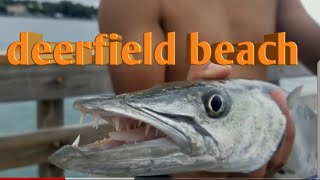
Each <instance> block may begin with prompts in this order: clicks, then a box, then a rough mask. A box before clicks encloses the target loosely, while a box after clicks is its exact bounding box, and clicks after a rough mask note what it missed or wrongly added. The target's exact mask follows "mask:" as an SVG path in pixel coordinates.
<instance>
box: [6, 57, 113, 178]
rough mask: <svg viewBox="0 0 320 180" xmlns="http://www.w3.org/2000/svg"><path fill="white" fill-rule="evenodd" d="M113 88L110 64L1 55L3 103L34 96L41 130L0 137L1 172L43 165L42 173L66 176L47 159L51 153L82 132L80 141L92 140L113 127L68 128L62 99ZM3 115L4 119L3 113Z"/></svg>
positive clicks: (99, 92) (87, 126) (41, 174)
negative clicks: (16, 60) (28, 61)
mask: <svg viewBox="0 0 320 180" xmlns="http://www.w3.org/2000/svg"><path fill="white" fill-rule="evenodd" d="M110 92H112V91H111V85H110V82H109V78H108V71H107V67H106V66H57V65H50V66H12V65H9V63H8V61H7V58H6V56H5V55H0V102H4V103H6V102H12V101H24V100H36V101H37V112H36V113H37V126H38V128H39V130H37V131H35V132H28V133H20V134H10V135H5V136H0V159H1V160H0V170H4V169H10V168H16V167H22V166H27V165H32V164H39V176H40V177H61V176H63V170H61V169H59V168H57V167H55V166H54V165H52V164H50V163H48V162H47V159H48V156H49V155H51V154H52V153H53V152H54V151H56V150H57V149H59V148H60V147H62V146H63V145H65V144H71V143H72V141H73V140H74V139H75V138H76V137H77V135H79V134H80V135H81V143H90V142H93V141H95V140H97V139H102V137H106V135H107V130H108V129H109V128H110V126H109V125H107V124H104V125H102V126H99V129H98V130H96V129H95V128H92V127H90V125H77V126H68V127H64V126H63V125H64V119H63V117H64V112H63V109H64V108H63V100H64V98H66V97H73V96H85V95H92V94H102V93H110ZM8 113H9V112H8ZM10 113H19V112H15V110H14V109H13V110H12V112H10ZM26 118H28V117H26ZM0 119H1V120H2V121H6V119H3V118H1V115H0ZM21 123H23V119H22V120H21Z"/></svg>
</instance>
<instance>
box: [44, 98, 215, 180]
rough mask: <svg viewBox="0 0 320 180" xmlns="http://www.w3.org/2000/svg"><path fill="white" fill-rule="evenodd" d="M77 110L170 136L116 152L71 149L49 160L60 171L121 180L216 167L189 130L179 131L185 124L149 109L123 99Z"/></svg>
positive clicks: (82, 103)
mask: <svg viewBox="0 0 320 180" xmlns="http://www.w3.org/2000/svg"><path fill="white" fill-rule="evenodd" d="M74 107H75V109H77V110H79V111H81V112H83V113H92V114H98V115H99V116H100V117H102V118H103V119H105V120H107V121H109V122H110V123H113V122H112V120H110V119H108V117H120V118H130V119H131V120H133V119H136V120H139V121H141V122H143V123H145V124H148V125H150V126H152V127H153V128H156V129H158V130H160V131H161V132H162V133H163V134H165V135H166V136H165V137H161V138H157V139H151V140H148V141H144V142H138V143H131V144H122V145H120V146H116V147H112V148H109V147H106V146H103V145H100V144H99V143H98V144H97V148H91V147H94V146H95V145H94V144H89V145H85V146H82V147H78V146H72V145H67V146H64V147H63V148H61V149H60V150H58V151H57V152H55V153H54V154H53V155H52V156H50V157H49V161H50V162H51V163H53V164H55V165H57V166H58V167H61V168H64V169H71V170H77V171H81V172H86V173H89V174H100V175H108V176H112V177H117V176H123V175H124V174H126V175H128V176H139V175H144V176H145V175H160V174H168V173H170V174H172V173H180V172H184V171H186V170H187V171H188V168H189V171H194V170H199V171H200V170H203V169H204V168H207V167H208V165H209V162H210V163H212V160H213V158H212V157H211V158H208V157H207V158H204V156H202V155H203V154H201V155H200V154H199V151H198V149H196V148H195V146H194V143H193V142H192V141H191V140H190V137H187V136H185V132H183V130H185V129H179V127H181V124H180V123H179V122H178V121H173V120H172V119H170V118H168V117H165V116H164V115H161V114H160V113H157V112H154V111H151V110H150V109H147V108H136V107H134V106H132V105H131V104H129V103H128V102H127V101H124V100H123V99H122V98H121V97H120V98H119V97H113V98H110V97H108V98H106V99H104V100H102V99H101V97H100V98H91V99H85V100H79V101H77V102H75V104H74ZM120 121H121V120H120ZM186 126H189V127H188V128H189V131H192V129H193V127H192V126H191V125H187V124H185V125H184V128H186ZM199 137H202V136H201V135H199ZM102 141H103V140H102ZM102 143H103V142H102ZM197 147H198V148H203V145H202V144H198V145H197ZM201 152H203V150H202V151H201ZM196 154H197V156H195V155H196ZM209 159H211V160H210V161H209Z"/></svg>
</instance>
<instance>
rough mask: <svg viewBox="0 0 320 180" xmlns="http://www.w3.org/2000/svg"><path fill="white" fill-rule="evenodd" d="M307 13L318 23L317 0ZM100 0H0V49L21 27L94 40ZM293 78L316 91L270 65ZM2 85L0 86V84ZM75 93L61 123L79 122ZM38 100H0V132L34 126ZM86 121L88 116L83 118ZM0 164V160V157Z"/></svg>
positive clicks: (276, 73)
mask: <svg viewBox="0 0 320 180" xmlns="http://www.w3.org/2000/svg"><path fill="white" fill-rule="evenodd" d="M302 3H303V4H304V6H305V8H306V10H307V11H308V12H309V14H310V15H311V16H312V17H313V18H314V19H315V20H316V21H317V22H318V23H319V24H320V11H319V8H320V1H319V0H302ZM98 6H99V0H69V1H59V0H36V1H27V0H25V1H22V0H19V1H17V0H0V27H1V28H0V52H1V53H2V54H5V53H6V49H7V47H8V46H9V45H10V44H11V43H12V42H14V41H17V40H19V33H20V32H22V31H24V32H26V31H28V32H38V33H42V34H43V35H44V41H53V42H59V41H70V42H76V41H93V40H94V38H95V36H96V35H98V34H99V31H98V24H97V20H96V17H97V9H98ZM297 76H299V78H296V79H295V81H294V83H292V82H293V81H288V79H286V78H284V79H282V80H280V83H282V84H283V85H284V86H285V87H286V88H287V90H290V89H292V88H294V87H296V84H298V85H299V83H300V84H301V83H304V84H305V85H306V86H307V88H306V89H307V90H308V91H306V92H305V93H306V94H307V95H310V94H315V92H316V84H315V83H316V78H315V76H312V74H311V73H310V72H309V71H308V70H307V69H305V68H304V67H303V66H299V67H289V68H282V67H275V68H272V69H270V80H271V81H275V80H279V79H277V78H278V77H288V78H289V79H290V78H295V77H297ZM105 78H106V80H105V81H104V83H106V87H109V88H107V90H106V92H105V93H110V94H112V93H113V92H112V86H111V83H110V80H109V77H108V74H107V73H106V74H105ZM0 80H1V77H0ZM0 88H2V87H0ZM76 98H77V97H72V98H65V99H64V101H63V103H64V109H63V110H64V114H63V116H64V124H65V125H72V124H78V123H79V118H80V114H79V113H78V112H77V111H75V110H74V109H73V107H72V103H73V102H74V100H75V99H76ZM36 112H37V102H36V101H21V102H20V101H18V102H16V101H15V102H10V103H8V102H4V103H0V136H1V135H7V134H9V133H22V132H30V131H34V130H37V113H36ZM86 121H87V122H88V121H89V120H88V119H87V120H86ZM0 165H1V160H0ZM4 176H5V177H37V176H38V166H37V165H32V166H26V167H19V168H14V169H10V170H1V171H0V177H4ZM65 176H67V177H86V176H87V174H82V173H77V172H70V171H66V172H65Z"/></svg>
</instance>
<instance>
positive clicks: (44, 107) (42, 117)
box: [37, 99, 64, 177]
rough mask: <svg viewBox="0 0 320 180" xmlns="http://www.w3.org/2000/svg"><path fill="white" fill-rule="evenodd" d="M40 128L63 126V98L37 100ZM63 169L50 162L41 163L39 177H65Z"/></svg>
mask: <svg viewBox="0 0 320 180" xmlns="http://www.w3.org/2000/svg"><path fill="white" fill-rule="evenodd" d="M37 111H38V112H37V113H38V116H37V123H38V128H48V127H57V126H63V124H64V123H63V99H55V100H39V101H37ZM63 175H64V173H63V170H62V169H60V168H58V167H56V166H54V165H52V164H50V163H47V162H46V163H42V164H39V177H63Z"/></svg>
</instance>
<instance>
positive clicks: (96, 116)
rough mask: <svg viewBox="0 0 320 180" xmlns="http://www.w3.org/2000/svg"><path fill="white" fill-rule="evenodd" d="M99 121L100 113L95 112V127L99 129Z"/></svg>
mask: <svg viewBox="0 0 320 180" xmlns="http://www.w3.org/2000/svg"><path fill="white" fill-rule="evenodd" d="M99 121H100V116H99V114H97V113H93V127H95V128H96V129H98V126H99Z"/></svg>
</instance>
